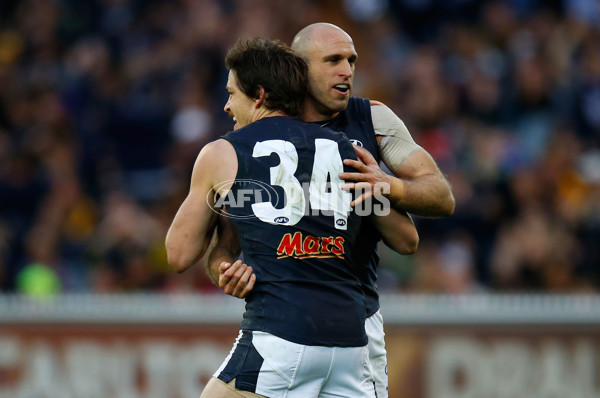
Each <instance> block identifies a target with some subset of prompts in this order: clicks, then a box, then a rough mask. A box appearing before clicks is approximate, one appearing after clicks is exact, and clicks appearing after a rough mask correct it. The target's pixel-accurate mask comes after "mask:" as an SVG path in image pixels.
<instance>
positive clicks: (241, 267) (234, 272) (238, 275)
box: [219, 260, 256, 298]
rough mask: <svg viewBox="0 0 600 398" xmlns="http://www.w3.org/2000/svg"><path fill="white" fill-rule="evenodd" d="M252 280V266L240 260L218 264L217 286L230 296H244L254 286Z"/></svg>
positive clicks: (254, 280)
mask: <svg viewBox="0 0 600 398" xmlns="http://www.w3.org/2000/svg"><path fill="white" fill-rule="evenodd" d="M254 282H256V275H255V274H254V273H253V272H252V267H250V266H248V265H246V264H244V263H242V260H237V261H236V262H234V263H233V264H231V263H227V262H222V263H221V265H219V287H220V288H221V289H223V291H224V292H225V293H226V294H229V295H230V296H233V297H237V298H245V297H246V296H247V295H248V294H250V292H251V291H252V289H253V288H254Z"/></svg>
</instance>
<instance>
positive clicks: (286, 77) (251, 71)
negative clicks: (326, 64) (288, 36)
mask: <svg viewBox="0 0 600 398" xmlns="http://www.w3.org/2000/svg"><path fill="white" fill-rule="evenodd" d="M225 66H226V67H227V69H229V70H230V71H232V72H233V74H234V75H235V77H236V79H237V83H238V85H239V88H240V90H241V91H242V92H243V93H244V94H245V95H247V96H248V97H249V98H256V97H257V96H258V95H259V92H260V87H262V88H264V90H265V102H264V104H265V107H266V108H267V109H270V110H279V111H283V112H284V113H285V114H286V115H289V116H298V115H299V114H300V111H301V110H302V104H303V102H304V99H305V98H306V95H307V93H308V66H307V65H306V62H305V61H304V60H303V59H302V58H300V57H299V56H298V55H296V54H295V53H294V52H293V51H292V50H291V49H290V47H289V46H287V45H286V44H284V43H282V42H280V41H279V40H271V39H264V38H260V37H255V38H252V39H240V40H238V42H237V43H236V44H235V45H234V46H233V47H231V48H230V49H229V51H228V52H227V56H226V57H225Z"/></svg>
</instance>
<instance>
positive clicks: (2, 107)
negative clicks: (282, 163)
mask: <svg viewBox="0 0 600 398" xmlns="http://www.w3.org/2000/svg"><path fill="white" fill-rule="evenodd" d="M317 21H327V22H332V23H335V24H337V25H339V26H340V27H342V28H343V29H345V30H346V31H347V32H348V33H350V34H351V35H352V36H353V38H354V42H355V46H356V49H357V51H358V54H359V60H358V62H357V69H356V77H355V87H354V91H353V94H355V95H359V96H363V97H368V98H372V99H377V100H380V101H383V102H384V103H386V104H387V105H388V106H389V107H390V108H392V109H393V110H394V111H395V112H396V113H397V114H398V115H399V116H400V117H401V118H402V119H403V120H404V121H405V123H406V125H407V126H408V128H409V130H410V131H411V133H412V135H413V137H414V138H415V140H416V141H417V143H419V144H420V145H421V146H423V147H424V148H425V149H427V150H428V151H429V152H430V153H431V154H432V156H433V157H434V158H435V160H436V161H437V162H438V164H439V166H440V168H441V169H442V170H443V172H444V173H445V174H446V175H447V176H448V178H449V180H450V182H451V184H452V186H453V190H454V195H455V198H456V211H455V214H454V215H453V216H452V217H450V218H446V219H425V218H415V223H416V224H417V227H418V230H419V233H420V238H421V243H420V247H419V250H418V252H417V254H415V255H413V256H400V255H397V254H394V253H392V252H390V251H389V250H387V249H385V248H383V247H382V248H381V255H382V267H381V286H380V287H381V289H382V291H385V292H428V293H469V292H482V291H483V292H486V291H489V292H516V291H518V292H597V291H598V289H599V288H600V3H598V2H597V1H596V0H562V1H561V0H555V1H542V0H539V1H536V0H505V1H484V0H447V1H442V0H421V1H415V0H323V1H318V0H297V1H289V0H146V1H142V0H88V1H80V0H12V1H10V0H3V1H0V291H3V292H22V293H26V294H34V295H35V294H46V293H59V292H94V293H113V292H162V293H165V292H167V293H168V292H216V291H217V289H216V288H215V287H214V286H213V285H212V284H211V282H210V281H209V279H208V278H207V277H206V275H205V272H204V270H203V267H202V266H201V265H198V266H196V267H194V268H192V269H190V270H188V271H186V272H185V273H183V274H181V275H179V274H175V273H173V272H172V271H171V270H170V269H169V267H168V266H167V264H166V255H165V250H164V236H165V233H166V230H167V228H168V226H169V224H170V222H171V220H172V218H173V216H174V214H175V212H176V210H177V208H178V206H179V204H180V203H181V201H182V200H183V198H184V197H185V196H186V194H187V190H188V187H189V176H190V172H191V168H192V166H193V162H194V160H195V157H196V155H197V153H198V152H199V150H200V149H201V148H202V146H203V145H205V144H206V143H207V142H209V141H211V140H214V139H216V138H217V137H219V136H220V135H222V134H223V133H225V132H226V131H228V130H229V129H231V128H232V122H231V120H230V119H229V118H228V116H227V115H226V114H225V113H224V112H223V106H224V104H225V102H226V99H227V93H226V92H225V89H224V87H225V83H226V79H227V73H226V70H225V68H224V66H223V58H224V55H225V52H226V51H227V49H228V48H229V46H231V45H232V44H233V43H234V42H235V41H236V40H237V39H238V38H239V37H248V36H265V37H271V38H278V39H281V40H282V41H284V42H286V43H288V44H289V43H290V42H291V39H292V38H293V36H294V34H295V33H296V32H297V31H298V30H299V29H300V28H302V27H304V26H305V25H307V24H309V23H312V22H317Z"/></svg>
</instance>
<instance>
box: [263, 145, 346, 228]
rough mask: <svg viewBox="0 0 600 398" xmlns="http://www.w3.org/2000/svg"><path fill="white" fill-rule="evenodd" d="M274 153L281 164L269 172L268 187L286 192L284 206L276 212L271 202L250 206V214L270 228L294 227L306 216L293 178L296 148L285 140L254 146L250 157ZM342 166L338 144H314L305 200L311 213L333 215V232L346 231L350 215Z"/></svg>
mask: <svg viewBox="0 0 600 398" xmlns="http://www.w3.org/2000/svg"><path fill="white" fill-rule="evenodd" d="M272 153H276V154H277V155H278V156H279V159H280V163H279V164H278V165H277V166H274V167H271V168H270V180H271V181H270V184H271V185H272V186H279V187H281V188H283V191H284V192H285V205H284V206H283V207H282V208H276V207H274V206H273V204H272V203H271V202H260V203H254V204H252V211H253V212H254V214H255V215H256V217H258V218H259V219H260V220H261V221H264V222H267V223H269V224H279V225H295V224H297V223H298V222H299V221H300V220H301V219H302V217H303V216H304V215H305V214H307V213H308V210H309V209H308V206H307V203H306V199H305V196H304V191H303V189H302V188H303V187H302V185H301V184H300V182H299V181H298V179H297V178H296V177H295V176H294V173H295V172H296V169H297V167H298V152H297V151H296V147H294V145H293V144H292V143H291V142H289V141H284V140H267V141H262V142H257V143H256V145H255V146H254V151H253V153H252V156H253V157H255V158H259V157H263V156H270V155H271V154H272ZM343 168H344V164H343V163H342V156H341V155H340V151H339V148H338V143H337V142H335V141H332V140H329V139H325V138H317V139H316V140H315V155H314V161H313V168H312V175H311V178H310V183H309V185H308V198H309V201H310V208H311V209H312V210H313V211H321V212H323V213H320V214H324V215H332V216H333V218H334V226H335V228H336V229H342V230H345V229H346V227H347V220H348V213H349V212H350V211H351V209H352V208H351V206H350V203H351V202H352V195H351V194H350V193H349V192H347V191H344V190H342V189H341V184H342V183H343V181H342V180H341V179H340V178H339V177H338V174H339V173H341V172H343Z"/></svg>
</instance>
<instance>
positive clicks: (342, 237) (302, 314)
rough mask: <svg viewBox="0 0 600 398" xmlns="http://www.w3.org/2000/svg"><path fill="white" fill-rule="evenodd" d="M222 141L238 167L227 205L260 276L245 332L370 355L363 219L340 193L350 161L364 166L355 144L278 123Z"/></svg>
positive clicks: (267, 121) (271, 120)
mask: <svg viewBox="0 0 600 398" xmlns="http://www.w3.org/2000/svg"><path fill="white" fill-rule="evenodd" d="M223 138H224V139H226V140H227V141H229V142H230V143H231V144H232V145H233V147H234V148H235V151H236V154H237V159H238V171H237V176H236V181H235V182H234V184H233V186H232V188H231V190H230V191H229V193H228V194H227V195H225V196H226V197H225V198H224V199H225V201H226V203H224V204H225V206H226V211H227V213H228V214H229V215H230V217H231V218H232V222H233V224H234V226H235V228H236V230H237V232H238V236H239V238H240V244H241V247H242V251H243V253H244V261H245V263H246V264H248V265H250V266H251V267H252V269H253V271H254V273H255V274H256V284H255V285H254V289H253V291H252V292H251V294H250V295H249V296H248V297H247V298H246V311H245V313H244V319H243V321H242V330H259V331H264V332H268V333H271V334H273V335H275V336H278V337H281V338H283V339H286V340H289V341H292V342H294V343H298V344H304V345H321V346H348V347H352V346H354V347H356V346H363V345H366V343H367V338H366V334H365V328H364V321H365V315H366V308H365V301H364V294H363V291H362V288H361V284H360V281H359V279H358V277H357V273H356V269H355V267H354V265H353V262H352V253H353V244H354V241H355V240H356V237H357V235H358V230H359V229H360V222H361V219H360V217H358V216H357V215H356V214H355V213H354V212H349V213H348V211H349V210H350V209H351V207H350V202H351V201H352V195H351V194H350V193H348V192H345V191H342V190H341V189H340V188H339V186H338V187H336V186H334V185H332V184H331V183H335V182H336V181H339V183H341V182H342V181H341V180H339V179H338V177H337V174H338V173H340V172H342V171H343V170H344V168H345V167H344V165H343V163H342V159H345V158H352V159H356V154H355V152H354V149H353V148H352V145H351V144H350V142H349V141H348V139H347V137H346V136H344V135H343V134H341V133H336V132H334V131H332V130H330V129H327V128H321V127H320V126H317V125H314V124H310V123H305V122H303V121H301V120H300V119H296V118H291V117H283V116H275V117H267V118H263V119H260V120H258V121H256V122H254V123H252V124H250V125H248V126H245V127H244V128H242V129H239V130H236V131H232V132H229V133H227V134H226V135H225V136H223Z"/></svg>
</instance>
